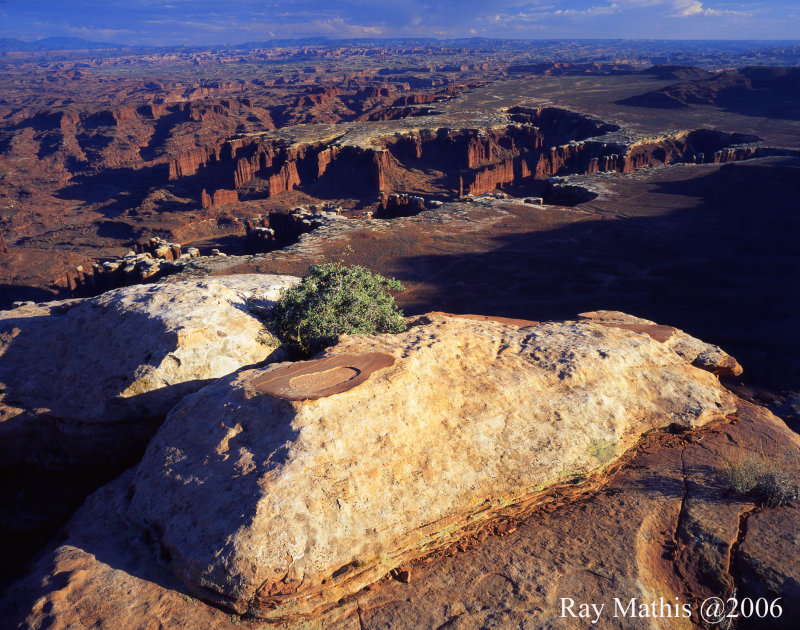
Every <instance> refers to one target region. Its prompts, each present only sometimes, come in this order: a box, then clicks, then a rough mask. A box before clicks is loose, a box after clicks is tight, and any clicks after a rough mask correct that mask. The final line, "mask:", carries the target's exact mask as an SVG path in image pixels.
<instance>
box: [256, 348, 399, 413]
mask: <svg viewBox="0 0 800 630" xmlns="http://www.w3.org/2000/svg"><path fill="white" fill-rule="evenodd" d="M392 365H394V357H393V356H392V355H390V354H385V353H382V352H368V353H364V354H337V355H335V356H332V357H326V358H324V359H313V360H311V361H302V362H300V363H294V364H292V365H288V366H286V367H282V368H278V369H276V370H272V371H270V372H267V373H266V374H264V375H263V376H260V377H258V378H256V379H255V380H254V381H253V383H252V386H253V388H254V389H255V390H256V391H257V392H258V393H260V394H268V395H270V396H275V397H277V398H283V399H286V400H296V401H297V400H317V399H319V398H325V397H326V396H332V395H333V394H341V393H342V392H346V391H347V390H349V389H352V388H354V387H356V386H357V385H360V384H361V383H363V382H364V381H366V380H367V379H368V378H369V377H370V375H371V374H372V373H373V372H375V371H376V370H380V369H382V368H386V367H390V366H392Z"/></svg>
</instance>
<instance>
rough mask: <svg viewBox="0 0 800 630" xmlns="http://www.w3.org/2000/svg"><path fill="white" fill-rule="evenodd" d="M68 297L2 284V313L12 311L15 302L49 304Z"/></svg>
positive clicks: (32, 288) (46, 291)
mask: <svg viewBox="0 0 800 630" xmlns="http://www.w3.org/2000/svg"><path fill="white" fill-rule="evenodd" d="M63 297H66V295H60V294H59V293H56V292H55V291H48V290H47V289H41V288H39V287H31V286H22V285H17V284H0V311H3V310H7V309H10V308H11V307H12V306H13V304H14V302H49V301H51V300H57V299H60V298H63Z"/></svg>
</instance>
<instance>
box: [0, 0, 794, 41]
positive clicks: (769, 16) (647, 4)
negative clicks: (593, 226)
mask: <svg viewBox="0 0 800 630" xmlns="http://www.w3.org/2000/svg"><path fill="white" fill-rule="evenodd" d="M316 35H324V36H327V37H331V38H336V37H414V36H418V37H439V38H447V37H472V36H484V37H510V38H532V39H549V38H631V39H632V38H664V39H800V1H799V0H752V1H749V2H748V1H746V0H745V1H735V0H530V1H528V2H525V1H520V0H388V1H387V0H227V1H225V0H0V37H17V38H21V39H28V40H30V39H38V38H40V37H47V36H71V37H82V38H85V39H92V40H96V41H113V42H119V43H128V44H154V45H166V44H182V43H186V44H206V43H214V44H217V43H218V44H222V43H240V42H245V41H263V40H266V39H270V38H273V37H277V38H294V37H308V36H316Z"/></svg>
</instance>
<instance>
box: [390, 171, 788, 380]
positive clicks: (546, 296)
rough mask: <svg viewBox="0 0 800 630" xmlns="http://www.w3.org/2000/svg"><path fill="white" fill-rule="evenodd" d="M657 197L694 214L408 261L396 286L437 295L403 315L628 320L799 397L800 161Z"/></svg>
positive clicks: (675, 185)
mask: <svg viewBox="0 0 800 630" xmlns="http://www.w3.org/2000/svg"><path fill="white" fill-rule="evenodd" d="M652 192H653V193H656V194H662V195H663V194H667V195H677V196H685V197H689V198H692V197H694V198H695V199H693V200H692V202H691V203H692V204H694V205H693V206H691V207H686V208H685V209H681V210H677V211H674V212H672V213H670V214H666V215H660V216H640V217H635V218H622V219H611V218H609V219H598V220H591V221H586V222H579V223H574V224H571V225H566V226H564V227H560V228H558V229H555V230H551V231H546V232H528V233H524V234H517V235H513V236H504V237H501V238H499V239H498V241H499V247H498V248H497V249H495V250H493V251H491V252H487V253H481V254H474V253H468V254H462V255H452V254H446V255H429V256H419V257H414V258H408V259H406V262H405V266H404V268H402V269H399V270H398V274H397V277H398V279H400V280H403V281H410V282H423V283H425V284H427V285H432V286H433V287H434V294H433V295H431V296H430V297H426V299H425V301H424V302H419V303H415V304H407V305H405V308H406V312H407V313H421V312H425V311H427V310H431V309H435V310H445V311H450V312H455V313H479V314H484V315H498V316H503V317H512V318H520V319H532V320H544V319H564V318H572V317H574V316H575V315H576V314H577V313H580V312H583V311H591V310H597V309H610V310H619V311H625V312H627V313H631V314H633V315H637V316H640V317H645V318H647V319H651V320H654V321H656V322H658V323H661V324H669V325H674V326H677V327H679V328H682V329H684V330H686V331H687V332H689V333H690V334H693V335H695V336H697V337H699V338H700V339H703V340H704V341H708V342H712V343H716V344H719V345H720V346H722V347H723V348H724V349H725V350H727V351H729V352H730V353H731V354H733V355H734V356H735V357H736V358H737V359H738V360H739V362H740V363H741V364H742V365H743V366H744V368H745V378H748V379H752V380H753V381H755V382H758V383H760V384H761V385H763V386H765V387H766V386H769V387H772V388H779V389H784V388H785V389H796V388H797V383H798V382H800V313H799V312H798V310H797V304H798V295H800V287H798V278H800V242H798V240H797V235H798V234H800V213H798V211H797V208H798V206H799V205H800V161H798V160H791V159H784V160H773V161H772V162H770V163H749V164H747V163H739V164H730V165H726V166H724V167H722V168H720V169H719V170H717V171H715V172H713V173H711V174H709V175H706V176H702V177H697V178H694V179H689V180H686V181H669V182H663V183H659V184H657V185H656V188H655V190H653V191H652ZM619 210H620V212H622V211H624V208H622V207H621V208H620V209H619ZM635 212H636V208H632V209H631V213H635Z"/></svg>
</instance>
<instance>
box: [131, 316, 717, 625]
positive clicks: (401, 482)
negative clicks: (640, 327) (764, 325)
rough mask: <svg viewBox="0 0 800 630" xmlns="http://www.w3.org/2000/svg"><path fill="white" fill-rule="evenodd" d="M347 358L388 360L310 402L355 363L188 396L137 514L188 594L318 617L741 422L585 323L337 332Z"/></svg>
mask: <svg viewBox="0 0 800 630" xmlns="http://www.w3.org/2000/svg"><path fill="white" fill-rule="evenodd" d="M337 355H354V356H357V355H375V356H386V355H388V356H389V357H393V358H394V361H393V362H391V363H390V362H389V361H386V362H385V363H382V365H388V367H382V368H378V369H376V371H374V372H373V373H371V374H370V375H369V377H368V378H367V379H366V380H364V379H363V378H360V379H359V380H361V381H362V382H361V383H360V384H357V385H355V386H353V387H351V388H349V389H347V388H344V387H339V388H338V389H337V391H339V393H335V394H333V395H331V396H327V397H322V398H318V399H312V398H314V396H315V395H316V394H317V393H318V392H316V390H315V385H314V383H315V382H319V383H322V384H323V385H324V387H325V388H331V387H333V386H334V385H335V384H336V383H339V384H342V383H346V382H347V381H348V380H349V379H355V377H356V376H357V374H356V372H358V369H357V368H356V367H355V365H356V362H355V361H354V360H353V359H346V360H343V361H344V362H342V361H339V362H335V363H330V362H326V361H322V362H320V361H319V360H315V361H311V362H309V363H308V364H307V367H308V369H307V370H306V373H305V374H303V373H302V371H298V368H297V364H291V365H283V364H282V365H273V366H269V367H267V368H264V369H256V370H246V371H242V372H239V373H237V374H236V375H235V376H233V377H230V378H227V379H221V380H220V381H218V382H216V383H214V384H212V385H210V386H209V387H207V388H205V389H203V390H202V391H200V392H198V393H197V394H196V395H194V396H191V397H189V398H187V399H185V400H184V401H183V402H182V403H181V404H180V405H178V406H177V407H176V408H175V409H173V411H172V412H171V413H170V415H169V417H168V419H167V421H166V423H165V424H164V426H163V427H162V428H161V429H160V431H159V433H158V434H157V436H156V437H155V438H154V439H153V441H152V442H151V444H150V446H149V448H148V451H147V453H146V455H145V457H144V459H143V460H142V462H141V464H140V465H139V467H138V471H137V474H136V477H135V479H134V482H133V486H134V492H133V495H132V500H131V506H130V509H129V511H128V514H129V517H130V518H131V519H132V520H133V521H134V522H136V523H138V524H140V525H141V526H142V527H144V528H146V529H147V530H148V532H149V534H150V535H151V536H152V537H153V538H154V539H155V540H157V541H158V543H159V544H160V545H161V547H162V549H163V550H164V556H165V557H166V558H169V560H168V562H167V564H168V567H169V569H170V570H171V571H172V573H173V574H174V575H175V576H176V577H177V578H178V580H179V581H180V582H182V583H183V584H185V585H186V588H188V589H189V590H190V592H192V593H194V594H196V595H198V596H201V597H203V598H206V599H211V600H214V601H217V602H218V603H221V604H223V605H225V606H227V607H229V608H231V609H234V610H237V611H239V612H244V611H246V610H249V611H251V612H252V613H254V614H256V615H258V616H261V617H266V618H282V617H286V616H293V615H298V614H305V613H311V612H312V611H315V610H318V609H320V608H323V607H325V606H328V605H330V604H332V603H333V602H336V601H337V600H339V599H340V598H341V597H343V596H345V595H348V594H351V593H353V592H354V591H356V590H358V589H359V588H361V587H363V586H364V585H366V584H369V583H371V582H374V581H375V580H376V579H378V578H380V577H381V576H383V575H385V574H386V573H387V572H388V571H389V570H390V569H392V568H395V567H397V566H399V565H401V564H404V563H406V562H407V561H409V560H411V559H413V558H415V557H419V556H421V555H425V554H428V553H430V552H431V551H432V550H434V549H436V548H437V547H438V546H441V545H446V544H451V543H452V541H453V539H455V538H458V536H459V535H460V531H461V530H462V528H464V527H465V526H466V525H468V524H469V523H472V522H474V521H475V520H476V519H485V518H488V517H490V516H491V515H492V514H493V513H494V511H496V510H497V509H499V508H501V507H503V506H506V505H508V504H510V503H514V502H517V501H522V500H526V499H528V498H530V497H531V496H535V495H536V494H537V493H538V492H540V491H541V490H542V489H544V488H546V487H548V486H549V485H550V484H553V483H555V482H557V481H559V480H563V479H564V478H571V477H574V476H580V475H586V474H589V473H590V472H591V471H593V470H596V469H598V468H601V467H602V466H603V465H604V464H608V463H609V462H611V461H613V460H614V459H616V458H617V457H618V456H619V455H620V454H621V453H623V452H624V451H625V450H626V449H627V448H629V447H630V446H631V445H632V444H633V443H634V441H635V440H636V439H637V438H638V437H639V436H640V435H641V434H642V433H643V432H645V431H647V430H649V429H652V428H654V427H663V426H666V425H669V424H671V423H676V424H680V425H684V426H687V427H697V426H700V425H703V424H705V423H707V422H709V421H712V420H715V419H721V418H722V417H723V415H724V413H726V412H729V411H731V410H732V409H733V407H732V405H731V397H730V395H729V394H728V393H727V392H726V391H725V390H723V389H722V388H721V387H720V385H719V382H718V379H717V378H716V377H715V376H714V375H712V374H709V373H708V372H705V371H702V370H699V369H697V368H695V367H692V366H691V365H689V364H688V363H687V361H686V360H685V359H684V358H682V357H681V356H679V355H678V354H677V353H676V352H674V351H673V350H672V349H670V348H669V347H668V346H667V345H666V344H664V343H661V342H658V341H655V340H654V339H652V338H651V337H649V336H647V335H642V334H638V333H635V332H632V331H629V330H624V329H620V328H613V327H608V326H602V325H599V324H596V323H591V322H561V323H549V324H541V325H539V326H533V327H525V328H519V327H517V326H510V325H504V324H501V323H495V322H485V321H473V320H468V319H462V318H458V317H448V316H444V315H441V314H430V315H429V316H427V317H425V318H420V320H418V324H417V325H415V326H413V327H412V328H411V329H410V330H409V331H407V332H405V333H401V334H398V335H379V336H366V335H356V336H351V337H345V338H343V339H342V340H341V341H340V343H339V344H338V345H337V346H335V347H334V348H332V349H331V350H329V351H328V352H327V353H326V355H325V357H335V356H337ZM325 357H323V358H325ZM351 363H352V364H353V365H352V366H351V365H350V364H351ZM331 366H333V367H331ZM329 370H336V373H335V374H333V373H327V372H328V371H329ZM284 373H285V376H282V375H283V374H284ZM315 374H316V375H318V376H315ZM265 382H268V383H273V384H274V383H283V384H284V385H286V384H288V385H290V386H291V391H292V398H293V400H289V399H287V398H281V397H279V396H276V395H274V394H275V392H276V391H279V390H277V389H275V388H273V389H269V387H267V388H264V387H262V385H263V384H264V383H265ZM332 383H333V384H334V385H332ZM304 388H305V391H307V398H308V399H306V400H302V398H303V396H302V395H299V394H298V392H302V391H303V390H304ZM335 389H336V388H335ZM340 390H341V391H340ZM270 392H271V393H270Z"/></svg>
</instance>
